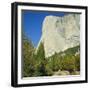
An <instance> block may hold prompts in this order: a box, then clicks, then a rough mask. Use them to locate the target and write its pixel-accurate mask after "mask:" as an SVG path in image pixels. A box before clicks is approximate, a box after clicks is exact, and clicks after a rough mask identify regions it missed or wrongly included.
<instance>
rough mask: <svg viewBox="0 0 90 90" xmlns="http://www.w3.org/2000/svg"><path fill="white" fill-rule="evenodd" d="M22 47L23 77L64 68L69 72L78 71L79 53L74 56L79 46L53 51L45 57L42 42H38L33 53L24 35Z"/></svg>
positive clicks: (45, 73) (50, 72) (49, 73)
mask: <svg viewBox="0 0 90 90" xmlns="http://www.w3.org/2000/svg"><path fill="white" fill-rule="evenodd" d="M22 48H23V49H22V50H23V51H22V52H23V53H22V56H23V73H22V76H23V77H34V76H35V77H36V76H51V75H53V74H54V72H57V71H59V70H62V71H64V70H66V71H69V72H70V73H71V74H75V71H80V55H79V54H78V55H76V56H75V53H76V52H77V50H78V49H79V48H80V46H77V47H74V48H69V49H67V50H66V51H64V52H60V53H55V54H54V55H52V56H51V57H48V58H45V52H44V45H43V43H41V44H40V46H39V48H38V50H37V53H36V54H35V48H34V47H33V45H32V43H31V42H30V41H29V40H28V39H27V38H26V37H25V38H23V45H22Z"/></svg>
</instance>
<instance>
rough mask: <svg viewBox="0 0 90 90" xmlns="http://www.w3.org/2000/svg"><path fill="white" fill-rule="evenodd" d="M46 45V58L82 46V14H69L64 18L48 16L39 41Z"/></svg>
mask: <svg viewBox="0 0 90 90" xmlns="http://www.w3.org/2000/svg"><path fill="white" fill-rule="evenodd" d="M41 42H42V43H43V44H44V50H45V57H50V56H52V55H53V54H54V53H59V52H61V51H64V50H66V49H68V48H71V47H75V46H77V45H79V44H80V14H68V15H65V16H63V17H58V16H52V15H50V16H46V17H45V19H44V21H43V26H42V36H41V39H40V41H39V44H38V46H37V49H36V50H38V47H39V45H40V43H41Z"/></svg>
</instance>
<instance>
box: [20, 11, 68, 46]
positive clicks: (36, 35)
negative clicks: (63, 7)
mask: <svg viewBox="0 0 90 90" xmlns="http://www.w3.org/2000/svg"><path fill="white" fill-rule="evenodd" d="M48 15H54V16H64V15H66V13H63V12H49V11H30V10H23V11H22V29H23V31H24V33H25V36H26V37H27V38H28V39H29V40H31V41H32V43H33V45H34V46H35V47H36V46H37V45H38V42H39V40H40V37H41V34H42V23H43V20H44V18H45V17H46V16H48Z"/></svg>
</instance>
